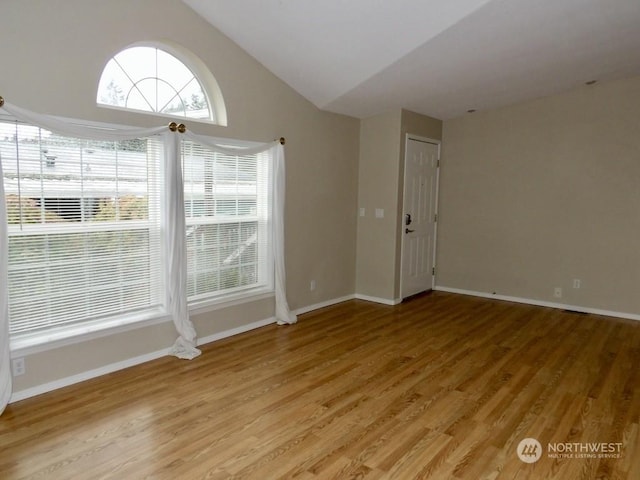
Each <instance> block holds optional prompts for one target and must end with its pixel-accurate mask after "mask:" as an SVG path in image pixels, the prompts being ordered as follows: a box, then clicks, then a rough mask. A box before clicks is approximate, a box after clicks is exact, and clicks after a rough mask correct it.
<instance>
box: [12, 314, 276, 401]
mask: <svg viewBox="0 0 640 480" xmlns="http://www.w3.org/2000/svg"><path fill="white" fill-rule="evenodd" d="M275 322H276V319H275V317H270V318H267V319H265V320H259V321H257V322H252V323H248V324H247V325H242V326H240V327H237V328H231V329H229V330H225V331H223V332H220V333H215V334H213V335H209V336H207V337H203V338H200V339H198V345H204V344H206V343H211V342H215V341H216V340H222V339H223V338H227V337H232V336H234V335H238V334H239V333H244V332H247V331H249V330H253V329H256V328H260V327H264V326H265V325H270V324H272V323H275ZM169 350H170V347H167V348H163V349H162V350H156V351H155V352H151V353H146V354H144V355H139V356H137V357H133V358H128V359H126V360H122V361H120V362H115V363H110V364H108V365H104V366H102V367H98V368H94V369H92V370H87V371H86V372H82V373H78V374H76V375H71V376H70V377H65V378H61V379H59V380H54V381H53V382H48V383H43V384H41V385H37V386H35V387H31V388H27V389H25V390H20V391H18V392H13V394H12V395H11V399H10V400H9V403H13V402H18V401H20V400H24V399H26V398H30V397H35V396H36V395H41V394H43V393H47V392H51V391H53V390H57V389H59V388H63V387H67V386H69V385H73V384H75V383H80V382H83V381H85V380H90V379H92V378H96V377H99V376H102V375H106V374H108V373H113V372H116V371H118V370H123V369H125V368H129V367H133V366H135V365H139V364H141V363H146V362H150V361H151V360H156V359H158V358H161V357H165V356H167V355H169Z"/></svg>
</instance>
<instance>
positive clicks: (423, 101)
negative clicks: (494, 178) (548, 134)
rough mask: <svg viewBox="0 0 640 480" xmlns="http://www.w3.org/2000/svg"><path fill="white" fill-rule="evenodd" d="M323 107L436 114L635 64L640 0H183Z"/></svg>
mask: <svg viewBox="0 0 640 480" xmlns="http://www.w3.org/2000/svg"><path fill="white" fill-rule="evenodd" d="M183 1H184V2H185V3H186V4H188V5H189V6H190V7H191V8H193V9H194V10H195V11H196V12H197V13H199V14H200V15H201V16H202V17H203V18H205V19H206V20H207V21H208V22H209V23H211V24H212V25H213V26H214V27H216V28H217V29H218V30H220V31H222V32H223V33H224V34H225V35H227V36H228V37H229V38H231V39H232V40H233V41H235V42H236V43H237V44H238V45H240V47H242V48H243V49H244V50H245V51H247V52H248V53H249V54H250V55H252V56H253V57H255V58H256V59H257V60H258V61H259V62H260V63H262V64H263V65H264V66H265V67H266V68H268V69H269V70H270V71H271V72H273V73H274V74H275V75H277V76H278V77H279V78H281V79H282V80H283V81H285V82H286V83H287V84H289V85H290V86H291V87H292V88H293V89H295V90H296V91H297V92H299V93H300V94H301V95H303V96H304V97H306V98H307V99H308V100H309V101H311V102H313V103H314V104H315V105H316V106H317V107H319V108H321V109H323V110H328V111H332V112H337V113H343V114H346V115H351V116H354V117H359V118H364V117H367V116H370V115H374V114H377V113H381V112H384V111H387V110H390V109H394V108H406V109H408V110H412V111H415V112H418V113H422V114H425V115H429V116H432V117H436V118H440V119H449V118H453V117H456V116H459V115H462V114H464V113H465V112H466V111H467V110H469V109H477V110H485V109H492V108H496V107H500V106H504V105H509V104H512V103H516V102H520V101H524V100H528V99H532V98H537V97H542V96H546V95H552V94H555V93H559V92H562V91H566V90H569V89H572V88H575V87H577V86H580V85H583V84H584V83H585V82H588V81H590V80H598V81H606V80H613V79H617V78H623V77H628V76H633V75H640V0H535V1H532V0H455V1H450V0H445V1H443V0H183Z"/></svg>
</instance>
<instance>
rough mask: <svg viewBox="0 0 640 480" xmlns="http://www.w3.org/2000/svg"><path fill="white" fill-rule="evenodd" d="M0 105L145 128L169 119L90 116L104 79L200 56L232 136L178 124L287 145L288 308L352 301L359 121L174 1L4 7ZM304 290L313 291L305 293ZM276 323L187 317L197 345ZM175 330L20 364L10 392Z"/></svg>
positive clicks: (161, 339) (103, 341)
mask: <svg viewBox="0 0 640 480" xmlns="http://www.w3.org/2000/svg"><path fill="white" fill-rule="evenodd" d="M1 17H2V23H3V28H2V30H1V31H0V58H1V59H2V67H1V69H2V74H1V75H0V95H2V96H4V97H5V99H6V100H7V101H9V102H11V103H14V104H16V105H20V106H23V107H26V108H29V109H32V110H35V111H38V112H43V113H51V114H56V115H61V116H67V117H73V118H79V119H86V120H92V121H102V122H111V123H118V124H125V125H140V126H152V125H157V124H164V123H168V120H167V119H166V118H158V117H152V116H147V115H142V114H134V113H127V112H118V111H114V110H109V109H104V108H98V107H96V105H95V98H96V87H97V84H98V80H99V77H100V74H101V72H102V68H103V67H104V65H105V63H106V62H107V61H108V60H109V58H110V57H111V56H113V55H114V54H115V53H117V52H118V51H119V50H121V49H123V48H124V47H126V46H128V45H130V44H132V43H134V42H139V41H162V40H163V39H164V40H167V41H171V42H175V43H178V44H180V45H182V46H183V47H185V48H186V49H188V50H190V51H191V52H193V53H194V54H195V55H196V56H198V57H199V58H200V59H201V60H202V61H203V62H204V63H205V64H206V65H207V66H208V67H209V69H210V70H211V71H212V73H213V74H214V76H215V78H216V80H217V81H218V84H219V86H220V88H221V90H222V93H223V95H224V98H225V103H226V107H227V114H228V126H227V127H217V126H211V125H203V124H197V123H196V122H185V123H186V124H187V126H188V128H191V129H192V130H195V131H198V132H200V133H205V134H209V135H214V136H219V137H227V138H240V139H247V140H254V141H268V140H271V139H274V138H277V137H280V136H284V137H286V139H287V143H286V147H285V151H286V157H287V207H286V212H285V214H286V215H285V221H286V235H285V237H286V262H287V265H286V267H287V275H288V278H287V286H288V294H289V303H290V305H291V307H292V308H293V309H298V308H301V307H306V306H308V305H313V304H316V303H320V302H325V301H329V300H331V299H334V298H339V297H343V296H346V295H351V294H353V292H354V291H355V268H354V267H355V242H356V202H357V180H358V179H357V175H358V149H359V147H358V132H359V122H358V120H356V119H354V118H350V117H346V116H341V115H335V114H330V113H326V112H321V111H319V110H318V109H317V108H315V107H314V106H313V105H312V104H310V103H309V102H307V101H306V100H305V99H303V98H302V97H301V96H299V95H298V94H297V93H295V92H294V91H293V90H292V89H291V88H289V87H288V86H287V85H286V84H284V83H283V82H281V81H280V80H278V79H277V78H276V77H274V76H273V75H272V74H271V73H270V72H268V71H267V70H266V69H265V68H263V67H262V66H261V65H260V64H259V63H258V62H256V61H255V60H254V59H253V58H251V57H250V56H248V55H247V54H246V53H244V52H243V51H242V50H241V49H240V48H239V47H238V46H237V45H236V44H234V43H233V42H231V41H230V40H229V39H227V38H226V37H225V36H223V35H222V34H221V33H219V32H218V31H216V30H215V29H213V28H212V27H211V26H210V25H209V24H208V23H206V22H204V21H203V20H202V19H201V18H200V17H198V16H197V15H196V14H195V13H194V12H193V11H191V10H190V9H189V8H188V7H186V6H185V5H184V4H183V3H182V2H179V1H176V0H136V1H130V0H110V1H100V0H64V1H56V2H52V1H50V0H21V1H15V2H3V3H2V13H1ZM310 280H315V281H316V285H317V288H316V290H315V291H313V292H311V291H310V289H309V282H310ZM272 316H273V302H272V301H271V300H266V301H265V300H262V301H258V302H254V303H252V304H249V305H244V306H240V307H233V308H230V309H224V310H215V311H212V312H209V313H205V314H198V315H196V316H194V322H195V324H196V328H197V330H198V332H199V334H200V336H201V337H202V336H207V335H213V334H215V333H217V332H221V331H224V330H228V329H233V328H237V327H240V326H242V325H245V324H249V323H252V322H256V321H260V320H264V319H267V318H270V317H272ZM174 335H175V334H174V332H173V330H172V328H171V327H170V325H166V324H165V325H159V326H158V325H156V326H150V327H146V328H143V329H139V330H136V331H132V332H128V333H126V334H118V335H115V336H108V337H103V338H100V339H96V340H93V341H91V342H86V343H83V344H77V345H70V346H65V347H62V348H58V349H56V350H50V351H47V352H41V353H34V354H33V355H27V357H26V367H27V373H26V375H24V376H21V377H18V378H17V379H16V380H15V385H14V386H15V388H14V391H20V390H23V389H26V388H29V387H33V386H36V385H39V384H42V383H47V382H52V381H55V380H57V379H60V378H64V377H68V376H71V375H76V374H79V373H81V372H82V371H84V370H90V369H99V368H101V367H103V366H104V365H108V364H111V363H115V362H121V361H124V360H126V359H129V358H132V357H138V356H141V355H145V354H148V353H149V352H154V351H157V350H161V349H163V348H166V347H168V346H170V345H171V343H172V342H173V339H174Z"/></svg>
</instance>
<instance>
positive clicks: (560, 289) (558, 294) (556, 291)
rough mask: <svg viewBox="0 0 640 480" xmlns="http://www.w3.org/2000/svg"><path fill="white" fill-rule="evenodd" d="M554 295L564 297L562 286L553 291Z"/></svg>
mask: <svg viewBox="0 0 640 480" xmlns="http://www.w3.org/2000/svg"><path fill="white" fill-rule="evenodd" d="M553 296H554V297H556V298H562V288H560V287H556V288H555V290H554V291H553Z"/></svg>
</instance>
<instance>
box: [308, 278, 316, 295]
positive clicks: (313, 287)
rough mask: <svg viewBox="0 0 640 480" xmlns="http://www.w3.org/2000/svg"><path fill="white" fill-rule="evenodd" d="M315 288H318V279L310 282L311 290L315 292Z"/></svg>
mask: <svg viewBox="0 0 640 480" xmlns="http://www.w3.org/2000/svg"><path fill="white" fill-rule="evenodd" d="M315 289H316V281H315V280H311V281H310V282H309V290H310V291H312V292H313V291H314V290H315Z"/></svg>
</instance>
